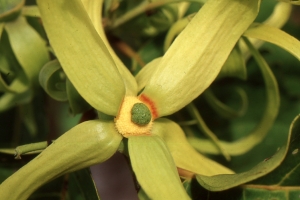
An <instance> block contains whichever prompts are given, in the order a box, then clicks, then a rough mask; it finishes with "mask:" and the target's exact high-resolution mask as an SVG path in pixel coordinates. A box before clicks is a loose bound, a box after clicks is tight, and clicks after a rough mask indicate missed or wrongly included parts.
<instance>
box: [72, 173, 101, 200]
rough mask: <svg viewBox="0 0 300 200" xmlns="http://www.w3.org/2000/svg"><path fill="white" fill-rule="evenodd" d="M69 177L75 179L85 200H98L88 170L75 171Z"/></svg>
mask: <svg viewBox="0 0 300 200" xmlns="http://www.w3.org/2000/svg"><path fill="white" fill-rule="evenodd" d="M71 176H72V177H73V178H74V179H75V182H76V183H77V185H78V187H79V189H80V191H81V194H82V195H83V196H84V199H85V200H100V197H99V195H98V192H97V189H96V186H95V182H94V181H93V179H92V176H91V171H90V169H89V168H85V169H81V170H78V171H75V172H73V173H72V174H71Z"/></svg>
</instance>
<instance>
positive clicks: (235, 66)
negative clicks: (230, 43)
mask: <svg viewBox="0 0 300 200" xmlns="http://www.w3.org/2000/svg"><path fill="white" fill-rule="evenodd" d="M223 77H236V78H240V79H242V80H246V78H247V69H246V64H245V60H244V58H243V55H242V52H241V50H240V48H239V47H238V46H236V47H235V48H233V49H232V51H231V53H230V54H229V56H228V58H227V60H226V62H225V63H224V65H223V67H222V69H221V71H220V73H219V75H218V78H223Z"/></svg>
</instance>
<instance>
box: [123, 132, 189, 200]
mask: <svg viewBox="0 0 300 200" xmlns="http://www.w3.org/2000/svg"><path fill="white" fill-rule="evenodd" d="M128 150H129V155H130V161H131V165H132V168H133V171H134V173H135V175H136V177H137V180H138V182H139V184H140V185H141V187H142V189H143V190H144V191H145V193H146V194H147V196H148V197H149V198H150V199H189V197H188V195H187V194H186V192H185V190H184V188H183V186H182V184H181V181H180V179H179V176H178V173H177V170H176V167H175V163H174V161H173V159H172V156H171V155H170V153H169V151H168V149H167V147H166V145H165V143H164V142H163V141H162V140H161V139H160V138H159V137H158V136H132V137H129V138H128Z"/></svg>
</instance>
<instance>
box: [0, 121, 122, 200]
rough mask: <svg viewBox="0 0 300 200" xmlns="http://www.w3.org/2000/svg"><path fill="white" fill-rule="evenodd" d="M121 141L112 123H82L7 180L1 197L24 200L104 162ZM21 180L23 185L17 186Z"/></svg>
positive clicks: (0, 188) (3, 184) (1, 190)
mask: <svg viewBox="0 0 300 200" xmlns="http://www.w3.org/2000/svg"><path fill="white" fill-rule="evenodd" d="M121 140H122V136H121V135H120V134H119V133H117V132H116V130H115V127H114V123H113V122H102V121H100V120H94V121H86V122H83V123H81V124H79V125H77V126H75V127H74V128H73V129H71V130H69V131H68V132H66V133H65V134H63V135H62V136H61V137H59V138H58V139H57V140H55V142H53V143H52V144H51V145H50V146H49V147H47V148H46V149H45V150H44V151H43V152H42V153H41V154H39V155H38V156H37V157H36V158H34V159H33V160H32V161H31V162H29V163H28V164H27V165H25V166H24V167H22V168H21V169H19V170H18V171H17V172H16V173H14V174H13V175H12V176H10V177H9V178H8V179H6V180H5V181H4V182H3V183H2V184H1V187H0V196H1V198H3V199H10V200H19V199H27V198H28V197H29V195H30V194H31V193H32V192H34V191H35V190H36V189H37V188H38V187H40V186H41V185H43V184H44V183H46V182H48V181H50V180H52V179H54V178H56V177H58V176H61V175H62V174H65V173H68V172H72V171H76V170H79V169H82V168H85V167H89V166H91V165H94V164H97V163H101V162H104V161H105V160H107V159H108V158H110V157H111V156H112V155H113V154H114V153H115V152H116V151H117V149H118V147H119V144H120V142H121ZM58 156H59V159H58ZM28 174H30V176H28ZM20 179H26V182H24V183H23V184H22V185H19V184H18V183H19V180H20ZM12 185H19V187H18V188H14V187H12Z"/></svg>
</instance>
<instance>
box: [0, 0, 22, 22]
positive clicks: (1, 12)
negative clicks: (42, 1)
mask: <svg viewBox="0 0 300 200" xmlns="http://www.w3.org/2000/svg"><path fill="white" fill-rule="evenodd" d="M24 3H25V0H1V1H0V22H3V21H10V20H14V19H15V18H17V17H18V15H19V14H20V10H21V9H22V7H23V6H24Z"/></svg>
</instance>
